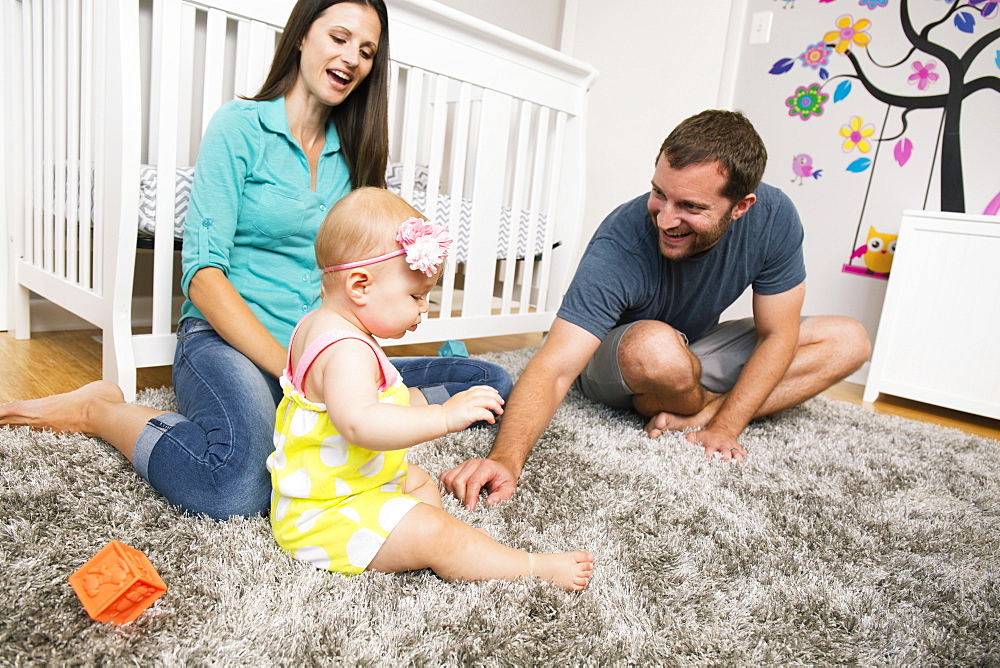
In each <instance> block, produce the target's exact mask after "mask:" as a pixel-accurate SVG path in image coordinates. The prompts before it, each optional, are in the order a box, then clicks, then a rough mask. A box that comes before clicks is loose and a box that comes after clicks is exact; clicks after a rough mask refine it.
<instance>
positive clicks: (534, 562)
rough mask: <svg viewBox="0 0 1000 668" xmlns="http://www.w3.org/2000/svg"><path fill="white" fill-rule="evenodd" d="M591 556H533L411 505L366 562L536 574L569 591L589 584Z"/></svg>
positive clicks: (448, 575) (498, 576)
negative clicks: (375, 552)
mask: <svg viewBox="0 0 1000 668" xmlns="http://www.w3.org/2000/svg"><path fill="white" fill-rule="evenodd" d="M593 567H594V557H593V555H591V554H590V553H589V552H563V553H560V554H532V553H529V552H524V551H523V550H515V549H514V548H511V547H507V546H505V545H501V544H500V543H498V542H496V541H495V540H493V539H492V538H490V537H489V536H487V535H485V534H483V533H481V532H479V531H477V530H476V529H474V528H472V527H471V526H469V525H468V524H466V523H465V522H462V521H461V520H459V519H457V518H455V517H452V516H451V515H449V514H448V513H447V512H445V511H444V510H442V509H440V508H437V507H434V506H431V505H427V504H419V505H417V506H414V507H413V508H412V509H411V510H410V511H409V512H408V513H406V515H404V516H403V519H402V520H400V522H399V524H397V525H396V528H395V529H393V531H392V533H390V534H389V537H388V538H387V539H386V541H385V543H383V545H382V547H381V548H380V549H379V551H378V554H376V555H375V558H374V559H373V560H372V562H371V563H370V564H369V565H368V568H369V569H371V570H373V571H380V572H383V573H399V572H401V571H412V570H418V569H421V568H431V569H433V570H434V572H435V573H437V574H438V575H439V576H440V577H442V578H444V579H445V580H517V579H519V578H523V577H530V576H537V577H540V578H542V579H543V580H548V581H549V582H551V583H553V584H555V585H557V586H559V587H562V588H563V589H565V590H567V591H579V590H581V589H583V588H584V587H586V586H587V581H588V580H589V578H590V572H591V570H592V569H593Z"/></svg>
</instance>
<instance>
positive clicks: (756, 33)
mask: <svg viewBox="0 0 1000 668" xmlns="http://www.w3.org/2000/svg"><path fill="white" fill-rule="evenodd" d="M773 18H774V12H754V13H753V16H751V17H750V43H751V44H767V43H768V42H769V41H771V20H772V19H773Z"/></svg>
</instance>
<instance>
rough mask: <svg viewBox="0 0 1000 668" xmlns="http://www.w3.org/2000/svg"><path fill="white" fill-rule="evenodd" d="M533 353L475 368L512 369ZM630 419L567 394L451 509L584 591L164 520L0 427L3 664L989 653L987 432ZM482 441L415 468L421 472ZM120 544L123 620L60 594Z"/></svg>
mask: <svg viewBox="0 0 1000 668" xmlns="http://www.w3.org/2000/svg"><path fill="white" fill-rule="evenodd" d="M531 352H532V351H530V350H525V351H515V352H511V353H501V354H494V355H486V356H484V357H486V358H488V359H492V360H494V361H497V362H499V363H501V364H503V365H504V366H506V367H507V368H508V369H510V371H511V372H512V374H514V375H517V374H518V373H519V372H520V371H521V369H522V368H523V366H524V364H525V363H526V362H527V360H528V358H529V357H530V354H531ZM141 400H142V401H144V402H145V403H148V404H151V405H155V406H158V407H162V408H169V407H171V405H172V401H173V397H172V394H171V393H170V392H169V391H167V390H157V391H148V392H146V393H144V394H143V395H142V396H141ZM641 426H642V421H641V420H640V419H639V418H638V417H637V416H635V415H633V414H629V413H626V412H619V411H614V410H611V409H608V408H605V407H602V406H599V405H596V404H594V403H591V402H589V401H587V400H585V399H583V398H582V397H581V396H579V395H577V394H575V393H571V394H570V395H569V397H567V399H566V401H564V402H563V405H562V407H561V408H560V409H559V412H558V413H557V415H556V417H555V419H554V420H553V422H552V424H551V426H550V427H549V429H548V430H547V431H546V432H545V434H544V436H543V437H542V439H541V441H540V442H539V444H538V446H537V447H536V448H535V451H534V454H533V456H532V458H531V460H530V462H529V465H528V467H527V470H526V471H525V475H524V478H523V480H522V482H521V485H520V490H519V492H518V494H517V495H516V496H515V498H514V499H513V500H512V501H510V502H507V503H505V504H501V505H499V506H495V507H491V508H485V509H482V510H478V509H477V510H476V511H474V512H471V513H470V512H466V511H464V510H463V509H462V508H460V506H459V505H458V503H457V502H455V501H454V499H449V500H446V507H447V508H448V509H449V510H451V511H452V512H453V513H455V514H456V515H458V516H459V517H461V518H462V519H465V520H466V521H468V522H470V523H472V524H474V525H476V526H481V527H485V528H486V529H488V530H489V531H490V532H491V533H492V534H493V536H494V537H496V538H497V539H498V540H501V541H503V542H506V543H508V544H510V545H514V546H516V547H520V548H523V549H529V550H534V551H546V552H548V551H561V550H569V549H578V548H585V549H588V550H590V551H592V552H593V553H594V554H595V555H596V558H597V564H596V568H595V571H594V574H593V577H592V579H591V585H590V587H589V588H588V589H587V590H586V591H584V592H583V593H580V594H568V593H564V592H562V591H559V590H557V589H555V588H554V587H551V586H549V585H547V584H544V583H542V582H540V581H537V580H532V581H519V582H513V583H508V582H483V583H447V582H444V581H442V580H440V579H438V578H437V577H435V576H434V575H433V573H430V572H416V573H408V574H402V575H382V574H377V573H365V574H363V575H360V576H357V577H353V578H345V577H342V576H340V575H333V574H330V573H325V572H320V571H316V570H314V569H312V568H310V567H309V566H307V565H304V564H301V563H297V562H294V561H293V560H292V559H290V558H289V557H288V556H286V555H285V554H284V553H283V552H282V551H281V550H280V549H279V548H278V547H277V546H276V545H275V544H274V542H273V541H272V539H271V536H270V533H269V530H268V525H267V522H266V520H265V519H263V518H260V517H257V518H252V519H234V520H230V521H228V522H221V523H219V522H214V521H212V520H210V519H207V518H204V517H187V516H182V515H180V514H178V513H177V512H176V511H175V510H173V509H172V508H171V507H170V506H169V505H168V504H167V503H166V502H165V501H164V500H163V499H162V498H161V497H159V496H158V495H157V494H156V493H155V492H153V491H152V490H151V489H150V488H149V487H148V486H147V485H146V483H145V482H143V481H142V480H141V479H140V478H139V476H138V475H136V474H135V473H134V472H133V471H132V469H131V467H130V466H129V465H128V464H127V462H125V460H124V459H123V458H122V457H120V456H119V455H118V454H117V453H116V452H115V451H114V450H113V449H112V448H111V447H110V446H108V445H107V444H105V443H103V442H102V441H99V440H96V439H88V438H85V437H82V436H65V435H54V434H51V433H39V432H32V431H29V430H27V429H9V428H8V429H0V483H2V487H0V571H2V574H0V664H14V665H29V664H66V663H74V664H114V665H125V664H129V665H132V664H134V665H205V664H218V665H261V666H263V665H275V664H281V665H296V666H298V665H334V664H338V665H339V664H345V663H346V664H379V665H391V664H443V665H453V664H476V665H500V664H503V665H523V664H541V663H545V664H550V663H552V664H584V665H596V664H602V665H603V664H609V663H612V664H625V663H628V664H640V665H641V664H649V663H655V664H668V665H688V664H714V665H760V664H880V665H885V664H890V665H892V664H924V665H946V664H952V665H969V664H983V665H986V664H993V665H996V664H998V663H1000V610H998V608H1000V456H998V455H1000V442H997V441H992V440H988V439H983V438H978V437H975V436H970V435H967V434H964V433H961V432H959V431H955V430H950V429H944V428H940V427H935V426H931V425H927V424H923V423H918V422H913V421H908V420H904V419H900V418H894V417H888V416H881V415H876V414H874V413H871V412H869V411H867V410H865V409H863V408H861V407H857V406H853V405H850V404H847V403H841V402H836V401H831V400H828V399H824V398H817V399H814V400H812V401H809V402H807V403H806V404H804V405H803V406H800V407H798V408H796V409H793V410H789V411H787V412H785V413H784V414H782V415H780V416H778V417H774V418H770V419H765V420H760V421H757V422H755V423H753V424H752V425H751V426H750V427H749V429H748V430H747V432H746V434H745V436H744V439H743V442H744V444H745V446H746V449H747V451H748V452H750V453H751V456H750V460H749V462H748V463H746V464H744V465H737V464H723V463H722V462H721V461H718V460H715V461H706V460H705V459H704V456H703V454H702V453H701V451H700V450H699V449H697V448H695V447H693V446H690V445H687V444H686V443H685V442H684V440H683V438H682V437H681V436H680V435H677V434H671V435H667V436H664V437H662V438H660V439H659V440H656V441H650V440H649V439H647V438H646V437H645V436H644V434H643V433H642V432H641ZM493 436H494V431H493V428H488V429H483V430H478V431H471V432H468V433H462V434H457V435H452V436H449V437H446V438H442V439H439V440H437V441H434V442H432V443H428V444H425V445H422V446H419V447H416V448H413V449H412V451H411V459H412V460H413V461H414V462H416V463H417V464H419V465H421V466H423V467H425V468H426V469H427V470H428V471H430V472H431V473H432V474H437V473H440V472H441V471H443V470H445V469H448V468H450V467H452V466H454V465H456V464H457V463H458V462H460V461H462V460H463V459H465V458H466V457H470V456H476V455H480V456H481V455H482V454H484V453H485V452H486V451H487V450H488V449H489V445H490V443H491V442H492V438H493ZM112 539H117V540H120V541H122V542H124V543H126V544H128V545H131V546H132V547H134V548H136V549H139V550H141V551H143V552H144V553H145V554H146V555H147V556H148V557H149V559H150V561H151V562H152V563H153V565H154V567H155V568H156V569H157V571H158V572H159V574H160V576H161V577H162V578H163V580H164V581H165V582H166V584H167V586H168V590H167V592H166V594H165V595H164V596H163V597H162V598H160V599H159V601H158V602H157V603H156V604H155V605H154V606H153V607H152V608H150V609H149V610H147V611H146V612H145V613H144V614H143V615H142V616H141V617H139V618H138V619H137V620H136V621H134V622H132V623H130V624H126V625H123V626H115V625H113V624H110V623H98V622H94V621H91V620H90V619H89V618H88V617H87V615H86V613H85V612H84V610H83V607H82V606H81V605H80V603H79V602H78V600H77V598H76V596H75V594H74V593H73V590H72V589H71V587H70V585H69V583H68V582H67V578H68V577H69V575H70V574H72V573H73V572H74V571H75V570H76V569H77V568H78V567H79V566H80V565H81V564H83V563H84V562H85V561H86V560H87V559H89V558H90V557H91V556H92V555H93V554H94V553H96V552H97V551H98V550H99V549H100V548H101V547H103V546H104V545H105V544H106V543H107V542H108V541H110V540H112Z"/></svg>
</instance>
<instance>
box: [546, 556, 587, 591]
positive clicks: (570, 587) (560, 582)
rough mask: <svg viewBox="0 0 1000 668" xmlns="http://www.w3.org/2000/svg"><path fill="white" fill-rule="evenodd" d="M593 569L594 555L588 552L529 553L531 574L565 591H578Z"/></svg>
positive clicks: (585, 583) (584, 585) (585, 582)
mask: <svg viewBox="0 0 1000 668" xmlns="http://www.w3.org/2000/svg"><path fill="white" fill-rule="evenodd" d="M593 569H594V555H592V554H591V553H590V552H582V551H581V552H562V553H559V554H532V555H531V574H532V575H534V576H536V577H540V578H542V579H543V580H548V581H549V582H551V583H552V584H554V585H556V586H558V587H562V588H563V589H565V590H566V591H580V590H581V589H583V588H584V587H586V586H587V582H588V581H589V580H590V572H591V571H592V570H593Z"/></svg>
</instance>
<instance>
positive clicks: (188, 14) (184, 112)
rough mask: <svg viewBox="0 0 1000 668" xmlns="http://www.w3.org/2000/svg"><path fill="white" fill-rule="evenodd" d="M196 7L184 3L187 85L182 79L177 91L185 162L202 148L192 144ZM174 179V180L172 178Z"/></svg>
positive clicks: (181, 63) (182, 59)
mask: <svg viewBox="0 0 1000 668" xmlns="http://www.w3.org/2000/svg"><path fill="white" fill-rule="evenodd" d="M196 14H197V12H196V11H195V8H194V7H193V6H191V5H189V4H187V3H182V4H181V18H180V25H181V29H180V30H181V32H180V35H179V37H180V42H179V45H178V48H179V50H178V51H177V58H176V60H177V61H178V71H179V73H180V74H179V76H180V77H181V80H182V81H184V82H185V83H184V85H181V84H180V83H178V86H177V89H176V90H175V92H174V96H173V97H174V102H173V106H174V107H175V108H176V109H178V110H179V111H180V112H181V113H179V114H178V115H177V130H176V134H175V141H176V143H177V158H176V159H177V161H178V163H179V164H182V165H190V164H191V155H192V152H197V150H198V148H197V146H195V147H194V148H193V149H192V147H191V123H192V122H193V120H194V119H193V118H192V115H193V114H192V113H191V110H192V109H193V107H194V83H193V82H194V76H193V73H194V56H195V20H196V19H197V15H196ZM171 183H172V182H171Z"/></svg>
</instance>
